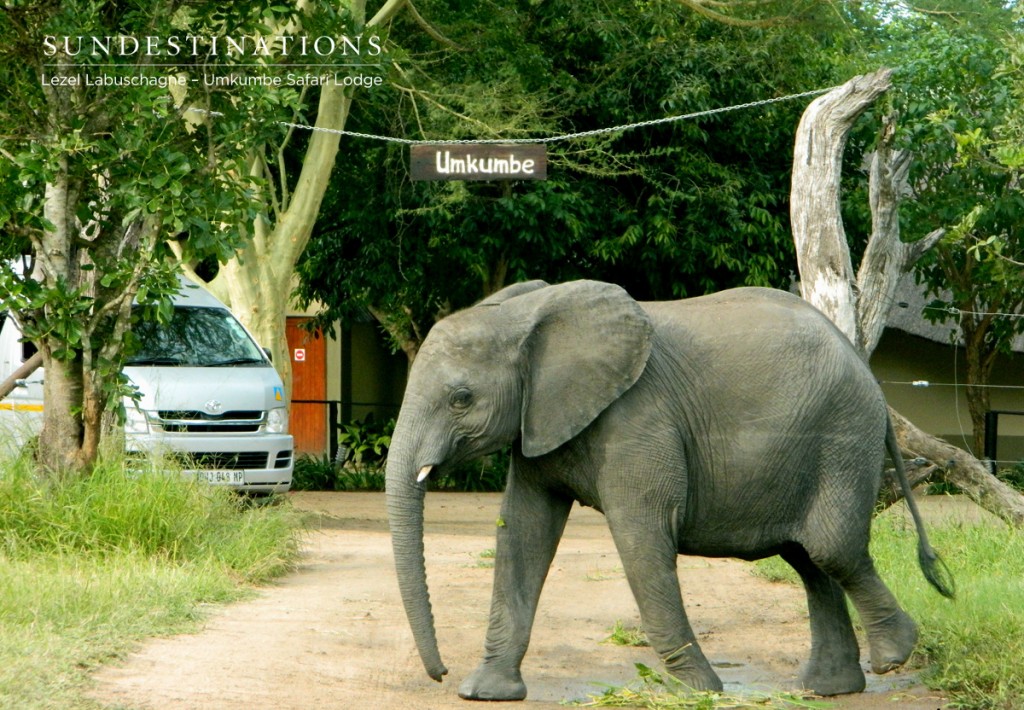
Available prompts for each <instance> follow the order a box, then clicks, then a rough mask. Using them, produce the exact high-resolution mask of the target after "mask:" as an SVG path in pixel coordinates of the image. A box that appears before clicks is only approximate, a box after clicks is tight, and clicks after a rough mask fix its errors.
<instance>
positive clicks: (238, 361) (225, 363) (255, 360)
mask: <svg viewBox="0 0 1024 710" xmlns="http://www.w3.org/2000/svg"><path fill="white" fill-rule="evenodd" d="M264 362H265V360H264V359H263V358H261V357H236V358H235V359H234V360H221V361H220V362H211V363H208V364H207V367H231V366H233V365H257V364H263V363H264Z"/></svg>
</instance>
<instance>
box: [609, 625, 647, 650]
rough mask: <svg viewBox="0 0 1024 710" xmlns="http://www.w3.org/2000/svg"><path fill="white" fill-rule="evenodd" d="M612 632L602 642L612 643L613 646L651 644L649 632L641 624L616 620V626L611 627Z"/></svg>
mask: <svg viewBox="0 0 1024 710" xmlns="http://www.w3.org/2000/svg"><path fill="white" fill-rule="evenodd" d="M609 631H610V633H609V635H608V638H606V639H605V640H604V641H603V642H602V643H610V644H612V645H613V646H650V645H651V644H650V642H649V641H648V640H647V634H645V633H644V630H643V629H641V628H640V627H639V626H626V625H625V624H623V623H622V621H621V620H620V621H616V622H615V626H613V627H612V628H611V629H609Z"/></svg>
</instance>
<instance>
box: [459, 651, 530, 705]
mask: <svg viewBox="0 0 1024 710" xmlns="http://www.w3.org/2000/svg"><path fill="white" fill-rule="evenodd" d="M459 697H460V698H462V699H464V700H523V699H524V698H526V683H524V682H523V676H522V674H520V673H519V669H518V668H517V669H512V670H509V669H501V668H497V667H495V666H494V665H491V664H488V663H487V661H484V662H483V663H481V664H480V665H479V666H477V669H476V670H475V671H473V672H472V673H471V674H470V675H469V677H468V678H466V680H464V681H462V684H461V685H460V686H459Z"/></svg>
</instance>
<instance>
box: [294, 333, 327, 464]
mask: <svg viewBox="0 0 1024 710" xmlns="http://www.w3.org/2000/svg"><path fill="white" fill-rule="evenodd" d="M308 320H309V319H308V318H288V325H287V337H288V353H289V356H290V357H291V359H292V408H291V421H290V426H289V431H290V432H291V434H292V436H293V437H295V452H296V453H297V454H314V455H316V456H320V455H322V454H326V453H328V451H327V405H326V404H319V403H318V404H303V403H302V400H321V401H322V400H325V399H327V343H326V341H325V339H324V337H323V334H321V333H319V332H317V333H315V334H314V333H310V332H309V331H307V330H304V329H303V328H302V324H303V323H305V322H307V321H308Z"/></svg>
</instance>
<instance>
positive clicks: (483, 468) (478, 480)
mask: <svg viewBox="0 0 1024 710" xmlns="http://www.w3.org/2000/svg"><path fill="white" fill-rule="evenodd" d="M509 458H510V452H509V451H508V450H507V449H505V450H502V451H499V452H498V453H495V454H491V455H490V456H484V457H483V458H480V459H477V460H476V461H467V462H465V463H463V464H459V465H456V466H443V467H442V468H441V470H440V471H439V475H437V476H436V479H437V480H434V478H435V477H434V476H431V479H430V480H431V481H432V483H431V485H432V486H433V488H434V489H435V490H439V491H460V492H464V493H488V492H494V491H503V490H505V479H506V477H507V476H508V466H509Z"/></svg>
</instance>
